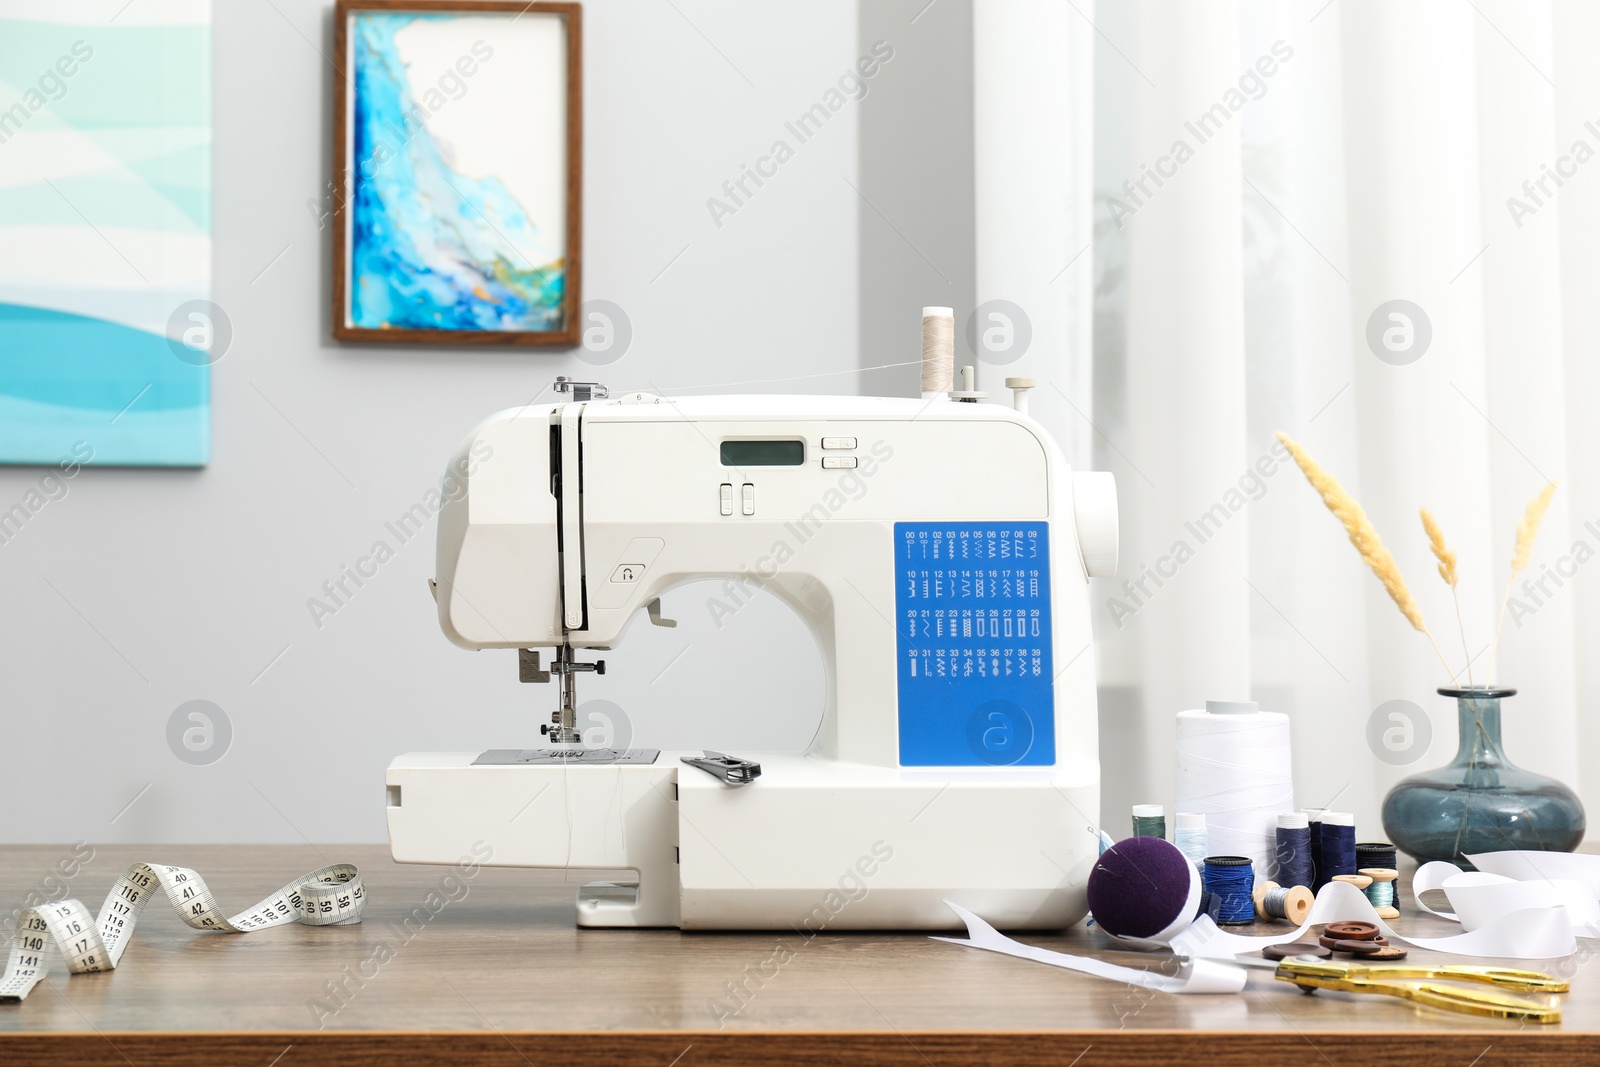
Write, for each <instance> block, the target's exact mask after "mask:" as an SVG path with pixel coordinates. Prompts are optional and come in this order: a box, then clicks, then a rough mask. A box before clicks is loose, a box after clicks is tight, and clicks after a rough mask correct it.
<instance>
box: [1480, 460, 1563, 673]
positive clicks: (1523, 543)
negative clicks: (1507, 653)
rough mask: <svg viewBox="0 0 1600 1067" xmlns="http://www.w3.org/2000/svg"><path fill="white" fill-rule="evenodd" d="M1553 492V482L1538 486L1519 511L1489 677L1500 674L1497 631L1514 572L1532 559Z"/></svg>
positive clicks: (1503, 619) (1496, 632)
mask: <svg viewBox="0 0 1600 1067" xmlns="http://www.w3.org/2000/svg"><path fill="white" fill-rule="evenodd" d="M1555 495H1556V483H1555V482H1551V483H1550V484H1548V485H1546V486H1545V487H1544V488H1543V489H1541V490H1539V495H1538V496H1536V497H1534V498H1533V499H1532V500H1530V501H1528V510H1526V511H1524V512H1523V513H1522V521H1521V522H1519V523H1517V547H1516V550H1515V551H1514V552H1513V553H1512V554H1511V574H1510V575H1509V576H1508V577H1507V578H1506V595H1505V596H1504V597H1502V598H1501V600H1500V617H1499V619H1498V620H1497V621H1496V622H1495V624H1494V651H1493V652H1492V653H1491V654H1490V656H1489V678H1490V680H1491V681H1493V679H1495V678H1497V677H1498V676H1499V674H1500V631H1501V630H1503V629H1505V625H1506V605H1508V604H1509V603H1511V587H1512V585H1513V584H1515V583H1516V580H1517V575H1519V574H1521V573H1522V572H1523V571H1524V570H1526V569H1527V567H1528V564H1529V563H1531V562H1533V542H1534V541H1535V539H1537V538H1538V536H1539V527H1540V525H1542V524H1543V523H1544V513H1545V512H1546V511H1549V510H1550V500H1551V498H1552V497H1554V496H1555Z"/></svg>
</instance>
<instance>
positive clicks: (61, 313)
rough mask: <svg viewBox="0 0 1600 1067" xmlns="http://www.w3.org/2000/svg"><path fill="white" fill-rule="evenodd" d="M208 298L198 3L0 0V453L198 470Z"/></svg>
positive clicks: (222, 320)
mask: <svg viewBox="0 0 1600 1067" xmlns="http://www.w3.org/2000/svg"><path fill="white" fill-rule="evenodd" d="M210 297H211V5H210V3H209V0H170V2H167V3H162V4H134V5H132V6H131V7H129V6H128V5H126V4H125V3H118V2H117V0H82V2H78V3H72V4H41V3H38V2H36V0H0V463H15V464H30V465H51V466H56V465H59V466H60V467H61V469H62V470H63V471H68V470H70V471H73V472H75V471H76V470H77V469H78V467H79V466H82V465H95V466H127V467H201V466H204V465H205V464H206V463H207V462H208V461H209V459H210V457H211V364H212V363H213V362H215V360H217V359H218V358H220V357H221V356H222V355H223V354H224V353H225V352H226V351H227V347H228V341H229V337H230V336H231V328H230V327H229V325H228V321H227V316H226V315H225V314H223V313H222V311H221V309H219V308H218V307H217V306H216V305H214V304H212V303H211V302H210ZM67 476H68V477H71V474H70V473H69V474H68V475H67ZM31 496H32V498H34V499H36V500H39V501H40V502H41V503H42V498H40V497H39V495H38V494H37V493H34V494H31ZM28 507H29V508H34V505H33V504H29V505H28ZM34 510H37V509H36V508H34ZM12 511H13V513H14V514H20V512H19V510H18V509H16V508H14V509H12ZM0 527H3V523H0ZM4 533H5V530H4V529H0V540H3V535H4Z"/></svg>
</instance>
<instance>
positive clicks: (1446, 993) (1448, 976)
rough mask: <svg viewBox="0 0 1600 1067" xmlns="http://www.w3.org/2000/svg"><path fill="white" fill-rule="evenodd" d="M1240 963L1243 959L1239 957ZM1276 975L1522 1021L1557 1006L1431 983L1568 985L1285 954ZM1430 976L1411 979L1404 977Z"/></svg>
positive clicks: (1511, 973) (1494, 970)
mask: <svg viewBox="0 0 1600 1067" xmlns="http://www.w3.org/2000/svg"><path fill="white" fill-rule="evenodd" d="M1241 962H1243V961H1241ZM1274 974H1275V977H1277V978H1279V979H1280V980H1282V981H1285V982H1292V983H1293V984H1295V985H1297V986H1299V987H1300V988H1301V989H1303V990H1305V991H1306V992H1308V993H1309V992H1313V991H1315V990H1318V989H1338V990H1343V991H1345V992H1349V993H1379V994H1383V995H1385V996H1391V997H1400V998H1403V999H1405V1000H1410V1001H1414V1002H1416V1003H1418V1004H1426V1005H1428V1006H1429V1007H1434V1008H1443V1009H1445V1010H1446V1011H1458V1012H1464V1013H1466V1014H1469V1015H1487V1016H1489V1017H1491V1018H1496V1019H1525V1020H1527V1021H1529V1022H1536V1023H1558V1022H1560V1021H1561V1011H1560V1009H1559V1008H1552V1007H1548V1006H1546V1005H1543V1004H1538V1003H1535V1002H1534V1001H1531V1000H1525V999H1523V998H1522V997H1513V996H1510V995H1507V994H1504V993H1498V992H1492V991H1489V990H1483V989H1473V988H1470V987H1467V986H1459V985H1439V984H1435V983H1436V982H1476V983H1482V984H1487V985H1493V986H1498V987H1500V988H1504V989H1514V990H1518V991H1520V992H1538V993H1565V992H1566V991H1567V989H1568V986H1567V983H1566V982H1564V981H1562V980H1561V979H1559V978H1556V977H1554V976H1553V975H1548V974H1543V973H1541V972H1539V971H1519V970H1512V969H1509V968H1504V967H1465V966H1440V967H1407V966H1404V965H1398V964H1360V963H1344V962H1337V961H1333V960H1326V959H1321V958H1319V957H1316V956H1290V957H1289V958H1288V959H1285V960H1281V961H1279V962H1278V964H1277V967H1276V968H1275V971H1274ZM1414 978H1423V979H1432V980H1433V981H1425V982H1422V983H1412V982H1409V981H1406V979H1414Z"/></svg>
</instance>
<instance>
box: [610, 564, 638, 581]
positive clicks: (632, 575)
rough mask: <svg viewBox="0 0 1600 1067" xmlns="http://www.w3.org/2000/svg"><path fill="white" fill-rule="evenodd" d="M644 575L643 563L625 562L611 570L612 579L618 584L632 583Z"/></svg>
mask: <svg viewBox="0 0 1600 1067" xmlns="http://www.w3.org/2000/svg"><path fill="white" fill-rule="evenodd" d="M643 575H644V564H643V563H624V564H621V565H620V566H618V567H617V569H616V570H614V571H612V572H611V580H612V581H613V582H616V583H617V584H618V585H631V584H633V583H634V582H637V581H638V580H639V579H640V577H642V576H643Z"/></svg>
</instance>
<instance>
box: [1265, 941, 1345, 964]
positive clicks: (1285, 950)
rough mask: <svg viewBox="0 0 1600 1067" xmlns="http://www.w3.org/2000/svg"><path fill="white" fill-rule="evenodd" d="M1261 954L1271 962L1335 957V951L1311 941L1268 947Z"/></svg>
mask: <svg viewBox="0 0 1600 1067" xmlns="http://www.w3.org/2000/svg"><path fill="white" fill-rule="evenodd" d="M1261 954H1262V955H1263V956H1265V957H1266V958H1267V959H1269V960H1286V959H1288V958H1289V957H1290V956H1318V957H1320V958H1322V959H1328V958H1329V957H1330V956H1332V955H1333V950H1332V949H1326V948H1323V947H1322V946H1321V945H1318V944H1315V943H1313V942H1310V941H1291V942H1290V943H1289V944H1287V945H1268V946H1267V947H1266V948H1264V949H1262V950H1261Z"/></svg>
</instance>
